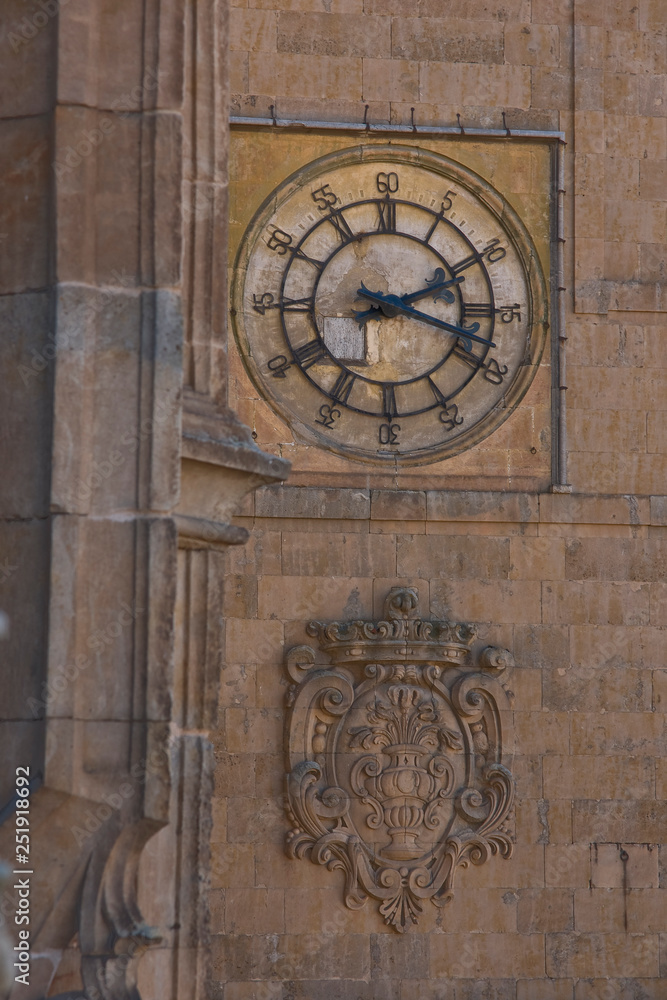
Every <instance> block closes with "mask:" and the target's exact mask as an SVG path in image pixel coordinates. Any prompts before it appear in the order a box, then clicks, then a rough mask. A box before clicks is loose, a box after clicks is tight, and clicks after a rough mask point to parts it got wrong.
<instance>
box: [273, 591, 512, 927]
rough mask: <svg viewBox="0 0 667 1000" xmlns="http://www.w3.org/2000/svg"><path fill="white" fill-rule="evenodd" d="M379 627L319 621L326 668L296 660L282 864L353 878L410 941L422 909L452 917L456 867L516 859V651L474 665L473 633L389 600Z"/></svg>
mask: <svg viewBox="0 0 667 1000" xmlns="http://www.w3.org/2000/svg"><path fill="white" fill-rule="evenodd" d="M384 610H385V613H384V619H383V620H382V621H378V622H371V621H354V622H332V623H329V624H324V623H322V622H311V623H310V624H309V625H308V627H307V631H308V634H309V635H311V636H313V637H316V638H317V640H318V645H319V647H320V650H321V651H322V652H324V653H326V654H328V655H329V657H330V661H331V662H330V664H328V665H322V664H321V663H317V662H316V660H317V656H316V653H315V650H314V649H312V648H311V647H309V646H299V647H296V648H295V649H293V650H290V651H289V652H288V654H287V671H288V674H289V676H290V679H291V680H292V681H293V683H292V685H291V686H290V688H289V694H288V705H289V712H288V718H287V754H288V774H287V813H288V818H289V820H290V824H291V829H290V831H289V833H288V835H287V845H286V846H287V853H288V855H289V856H290V857H293V858H304V857H307V858H310V860H311V861H312V862H313V863H315V864H321V865H326V866H327V867H328V868H329V869H331V870H334V869H340V870H341V871H342V872H343V873H344V875H345V895H344V898H345V903H346V905H347V906H348V907H350V908H352V909H355V908H358V907H361V906H363V905H364V903H365V902H366V901H367V899H368V897H369V896H370V897H372V898H373V899H375V900H377V901H378V902H379V904H380V906H379V909H380V913H381V914H382V916H383V917H384V919H385V921H386V923H388V924H390V925H392V926H393V927H394V928H395V929H396V930H397V931H399V932H404V931H405V930H406V929H407V928H408V927H409V926H410V924H412V923H416V922H417V920H418V918H419V915H420V913H422V912H423V908H424V904H425V901H427V900H429V899H430V900H431V901H432V902H433V903H435V904H436V905H437V906H444V905H445V904H446V903H447V902H448V901H449V900H450V899H451V898H452V896H453V884H454V876H455V873H456V870H457V868H465V867H467V866H468V865H469V864H474V865H481V864H483V863H484V862H485V861H487V860H488V859H489V858H490V857H491V856H492V855H494V854H497V855H499V856H501V857H503V858H508V857H509V856H510V855H511V852H512V841H511V837H510V834H509V830H508V819H509V817H510V813H511V810H512V803H513V794H514V783H513V779H512V775H511V773H510V771H509V770H508V767H507V763H508V753H509V752H510V751H511V748H512V744H513V739H512V732H511V711H510V705H509V701H508V698H507V695H506V693H505V690H504V689H503V686H502V684H501V681H500V679H499V678H500V675H501V674H502V673H503V671H505V670H506V669H507V668H508V667H511V666H512V665H513V658H512V654H511V653H510V652H509V651H508V650H504V649H497V648H495V647H491V646H488V647H486V649H484V650H482V652H481V653H480V655H479V656H478V657H477V662H476V663H475V662H474V660H473V657H472V655H471V648H472V646H473V643H474V641H475V638H476V631H475V628H474V627H473V626H471V625H467V624H464V623H453V622H446V621H429V620H424V619H422V618H420V617H419V599H418V594H417V592H416V590H414V589H412V588H400V587H395V588H393V589H392V590H391V591H390V593H389V595H388V596H387V599H386V601H385V609H384Z"/></svg>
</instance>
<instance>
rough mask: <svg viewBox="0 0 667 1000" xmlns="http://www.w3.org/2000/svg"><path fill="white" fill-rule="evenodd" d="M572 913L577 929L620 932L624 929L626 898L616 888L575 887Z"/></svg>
mask: <svg viewBox="0 0 667 1000" xmlns="http://www.w3.org/2000/svg"><path fill="white" fill-rule="evenodd" d="M574 913H575V920H576V926H577V931H583V932H585V933H595V932H597V933H598V934H619V933H621V934H622V933H623V931H624V930H625V920H626V913H627V898H626V897H624V894H623V892H622V891H620V890H618V889H577V890H576V891H575V894H574ZM628 930H629V928H628Z"/></svg>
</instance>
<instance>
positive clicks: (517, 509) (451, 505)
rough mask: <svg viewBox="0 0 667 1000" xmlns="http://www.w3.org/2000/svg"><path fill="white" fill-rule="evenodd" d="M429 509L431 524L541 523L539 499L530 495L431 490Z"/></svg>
mask: <svg viewBox="0 0 667 1000" xmlns="http://www.w3.org/2000/svg"><path fill="white" fill-rule="evenodd" d="M540 499H541V498H540ZM426 506H427V511H428V518H429V520H435V521H437V520H443V521H447V520H451V521H523V522H530V521H536V520H537V519H538V505H537V498H536V497H535V496H534V495H533V496H531V495H529V494H527V493H489V492H479V491H477V490H475V491H474V492H472V491H471V492H468V491H463V492H459V491H457V492H451V493H450V492H446V491H444V490H443V491H440V490H429V491H428V492H427V494H426Z"/></svg>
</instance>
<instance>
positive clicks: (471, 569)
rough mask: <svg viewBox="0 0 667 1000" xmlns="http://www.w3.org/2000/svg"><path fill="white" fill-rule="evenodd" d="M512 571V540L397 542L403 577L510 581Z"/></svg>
mask: <svg viewBox="0 0 667 1000" xmlns="http://www.w3.org/2000/svg"><path fill="white" fill-rule="evenodd" d="M509 569H510V540H509V538H492V537H474V536H472V535H460V536H458V537H457V536H456V535H447V536H444V535H441V536H438V537H435V536H429V535H401V536H399V537H398V539H397V571H398V574H399V576H402V577H412V576H415V575H417V574H423V575H426V576H429V577H433V578H444V579H447V580H457V581H459V580H469V579H476V578H480V579H487V580H490V579H501V580H507V578H508V576H509ZM385 575H389V574H385ZM469 613H471V614H472V611H471V612H469Z"/></svg>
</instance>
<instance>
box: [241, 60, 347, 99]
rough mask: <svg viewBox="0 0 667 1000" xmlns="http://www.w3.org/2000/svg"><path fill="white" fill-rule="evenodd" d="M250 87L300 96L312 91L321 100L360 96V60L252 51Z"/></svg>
mask: <svg viewBox="0 0 667 1000" xmlns="http://www.w3.org/2000/svg"><path fill="white" fill-rule="evenodd" d="M248 78H249V90H250V92H251V93H256V94H274V95H275V96H278V97H300V96H301V95H302V94H311V95H312V96H313V97H318V98H321V99H326V98H337V99H339V100H340V99H343V100H349V101H354V100H357V101H358V100H360V99H361V89H362V87H361V59H360V58H353V57H342V56H341V57H332V56H320V57H319V58H318V59H317V60H316V61H315V60H313V58H312V57H310V56H307V55H300V54H299V55H292V54H291V53H285V52H279V53H277V54H276V55H271V56H269V54H268V53H266V52H262V53H254V52H251V53H250V60H249V77H248Z"/></svg>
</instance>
